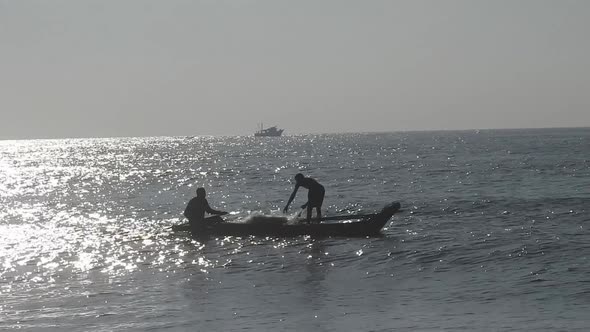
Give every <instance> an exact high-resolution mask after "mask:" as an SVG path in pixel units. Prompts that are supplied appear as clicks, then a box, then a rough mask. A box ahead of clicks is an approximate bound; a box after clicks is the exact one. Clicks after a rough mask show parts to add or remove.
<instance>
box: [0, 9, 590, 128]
mask: <svg viewBox="0 0 590 332" xmlns="http://www.w3.org/2000/svg"><path fill="white" fill-rule="evenodd" d="M0 112H1V115H2V117H1V118H0V138H5V139H6V138H41V137H43V138H45V137H47V138H53V137H105V136H160V135H248V134H252V133H253V132H254V131H255V130H256V126H257V123H258V122H261V121H263V122H264V123H265V124H268V125H272V124H277V125H279V126H280V127H283V128H285V129H286V133H292V134H294V133H329V132H350V131H360V132H365V131H398V130H425V129H426V130H427V129H471V128H522V127H563V126H590V1H586V0H579V1H573V0H571V1H568V0H552V1H545V0H519V1H515V0H488V1H478V0H444V1H443V0H432V1H426V0H423V1H420V0H407V1H395V0H384V1H376V0H375V1H371V0H366V1H362V0H355V1H345V0H310V1H307V0H294V1H280V0H268V1H262V0H233V1H229V0H209V1H194V0H187V1H175V0H165V1H164V0H162V1H146V0H120V1H119V0H116V1H115V0H113V1H108V0H100V1H89V0H69V1H66V0H51V1H46V0H39V1H28V0H11V1H9V0H0Z"/></svg>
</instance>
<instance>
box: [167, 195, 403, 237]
mask: <svg viewBox="0 0 590 332" xmlns="http://www.w3.org/2000/svg"><path fill="white" fill-rule="evenodd" d="M400 207H401V205H400V203H397V202H394V203H391V204H389V205H387V206H386V207H384V208H383V210H381V212H379V213H374V214H364V215H344V216H334V217H326V218H322V219H321V221H322V222H321V223H315V224H313V223H312V224H308V223H303V222H301V223H298V224H286V223H234V222H225V221H224V220H223V218H222V217H220V216H214V217H210V218H207V219H206V226H204V227H202V228H201V229H200V232H199V233H198V235H199V236H210V235H214V236H250V235H255V236H276V237H292V236H300V235H310V236H314V237H327V236H345V237H365V236H375V235H379V234H380V232H381V229H382V228H383V227H384V226H385V224H387V222H388V221H389V219H391V217H392V216H393V215H394V214H395V213H396V212H398V211H399V210H400ZM335 220H346V221H347V222H329V223H326V222H325V221H335ZM353 220H356V221H353ZM172 230H173V231H189V230H190V226H189V225H188V223H186V224H181V225H175V226H172Z"/></svg>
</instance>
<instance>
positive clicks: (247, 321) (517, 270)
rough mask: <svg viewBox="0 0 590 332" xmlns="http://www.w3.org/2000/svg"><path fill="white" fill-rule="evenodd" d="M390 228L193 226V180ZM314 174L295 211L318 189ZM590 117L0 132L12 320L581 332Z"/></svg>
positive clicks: (2, 270) (3, 301) (2, 290)
mask: <svg viewBox="0 0 590 332" xmlns="http://www.w3.org/2000/svg"><path fill="white" fill-rule="evenodd" d="M298 172H301V173H303V174H305V175H306V176H310V177H313V178H315V179H317V180H318V181H319V182H320V183H321V184H323V185H324V187H325V188H326V197H325V200H324V207H323V213H324V215H328V216H330V215H340V214H347V213H371V212H375V211H378V210H380V209H381V208H383V207H384V206H385V205H387V204H389V203H391V202H394V201H397V202H400V203H401V205H402V211H401V212H400V213H398V214H396V215H394V216H393V218H392V219H391V222H390V223H389V224H387V225H386V228H385V229H384V230H383V231H382V236H378V237H370V238H336V237H334V238H323V239H321V238H310V237H307V236H302V237H296V238H255V237H251V238H232V237H218V238H211V239H209V240H207V241H203V242H198V241H197V240H194V239H192V238H190V237H189V236H187V234H184V233H178V232H177V233H175V232H172V231H171V230H170V226H172V225H175V224H180V223H183V222H184V221H185V220H184V218H183V216H182V212H183V210H184V207H185V206H186V203H187V202H188V201H189V200H190V199H191V198H192V197H194V193H195V189H196V188H197V187H198V186H203V187H205V188H206V190H207V197H208V200H209V203H210V204H211V206H212V207H213V208H216V209H220V210H225V211H228V212H230V215H229V217H228V218H229V219H230V220H234V221H239V220H242V219H243V218H246V217H248V216H250V215H253V214H266V215H280V214H281V213H282V208H283V207H284V205H285V203H286V201H287V199H288V198H289V195H290V193H291V191H292V190H293V176H294V175H295V174H296V173H298ZM306 198H307V192H306V190H304V189H302V190H300V191H299V192H298V194H297V197H296V199H295V201H294V202H293V204H292V206H291V210H290V214H291V215H294V214H297V213H298V212H299V211H300V209H299V206H300V205H301V204H303V203H304V202H305V201H306ZM589 206H590V128H570V129H526V130H525V129H523V130H475V131H474V130H471V131H430V132H393V133H359V134H327V135H300V136H285V137H280V138H254V137H199V136H197V137H153V138H105V139H59V140H20V141H0V330H8V329H23V330H27V331H94V332H97V331H161V330H166V331H281V330H282V331H393V330H395V331H398V330H399V331H403V330H408V331H410V330H411V331H458V330H465V331H588V330H590V315H589V314H588V313H589V312H590V233H589V227H590V214H589V213H588V210H589Z"/></svg>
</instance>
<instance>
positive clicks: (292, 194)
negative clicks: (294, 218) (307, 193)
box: [283, 184, 299, 213]
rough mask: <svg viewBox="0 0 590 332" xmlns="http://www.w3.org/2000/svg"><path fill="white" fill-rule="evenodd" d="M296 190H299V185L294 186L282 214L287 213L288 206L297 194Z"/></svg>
mask: <svg viewBox="0 0 590 332" xmlns="http://www.w3.org/2000/svg"><path fill="white" fill-rule="evenodd" d="M297 189H299V185H298V184H296V185H295V188H294V189H293V193H291V197H289V201H287V205H286V206H285V208H284V209H283V212H284V213H287V211H289V205H291V202H292V201H293V199H294V198H295V195H296V194H297Z"/></svg>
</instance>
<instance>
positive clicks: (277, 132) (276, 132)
mask: <svg viewBox="0 0 590 332" xmlns="http://www.w3.org/2000/svg"><path fill="white" fill-rule="evenodd" d="M283 131H284V129H279V128H277V126H272V127H270V128H266V129H264V127H263V125H262V123H261V124H260V130H258V131H257V132H255V133H254V136H256V137H279V136H281V135H282V134H283Z"/></svg>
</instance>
